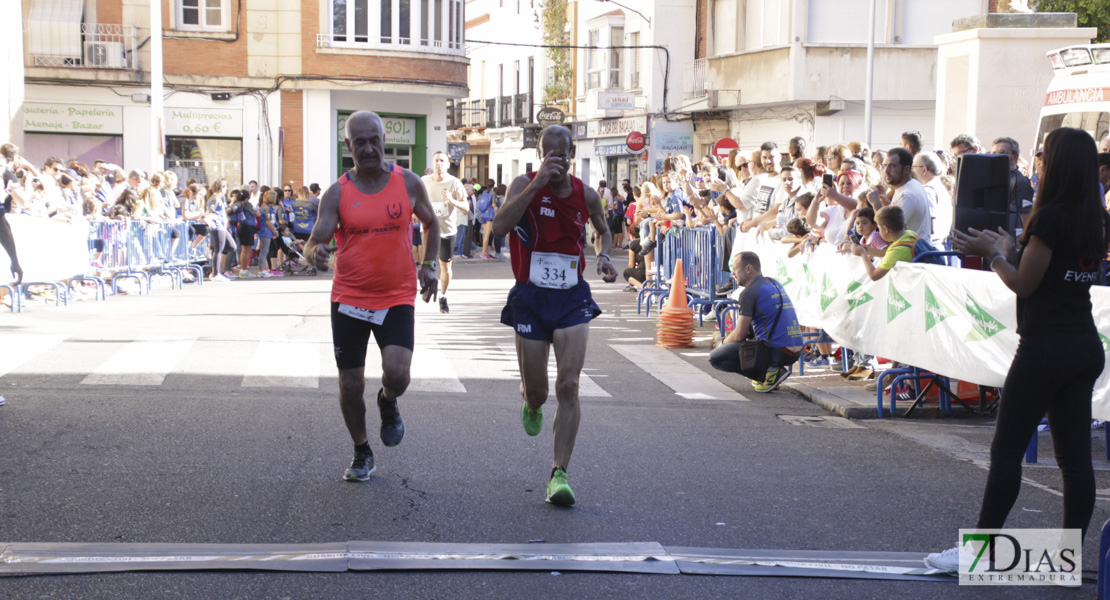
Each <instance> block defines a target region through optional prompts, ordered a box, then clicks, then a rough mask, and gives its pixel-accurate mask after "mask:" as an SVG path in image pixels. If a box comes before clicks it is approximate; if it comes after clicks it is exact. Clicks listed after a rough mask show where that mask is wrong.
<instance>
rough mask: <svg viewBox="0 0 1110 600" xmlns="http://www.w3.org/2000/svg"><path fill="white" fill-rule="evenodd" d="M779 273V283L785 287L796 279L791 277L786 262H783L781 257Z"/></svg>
mask: <svg viewBox="0 0 1110 600" xmlns="http://www.w3.org/2000/svg"><path fill="white" fill-rule="evenodd" d="M777 275H778V277H777V279H778V280H779V283H781V284H782V285H783V287H785V286H788V285H790V284H791V283H793V281H794V280H793V279H791V278H790V273H789V272H788V271H787V270H786V263H785V262H783V260H782V259H781V258H780V259H779V265H778V273H777Z"/></svg>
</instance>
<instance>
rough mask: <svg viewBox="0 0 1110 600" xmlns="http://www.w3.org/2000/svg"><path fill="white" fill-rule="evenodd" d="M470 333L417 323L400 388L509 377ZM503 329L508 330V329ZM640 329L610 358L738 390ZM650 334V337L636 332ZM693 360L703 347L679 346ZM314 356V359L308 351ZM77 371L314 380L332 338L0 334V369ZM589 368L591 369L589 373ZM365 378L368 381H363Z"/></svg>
mask: <svg viewBox="0 0 1110 600" xmlns="http://www.w3.org/2000/svg"><path fill="white" fill-rule="evenodd" d="M473 332H474V335H467V330H466V329H465V328H455V329H454V330H453V331H452V332H451V334H450V335H447V334H445V333H443V332H441V331H438V330H437V328H436V327H427V326H425V327H421V326H418V327H417V331H416V347H415V350H414V352H413V362H412V368H411V377H412V379H411V383H410V386H409V391H412V392H424V393H437V394H467V393H468V389H467V386H468V385H471V384H470V382H478V381H517V380H518V379H519V377H520V375H519V372H518V369H517V359H516V348H515V346H514V344H513V343H512V342H511V341H509V339H508V336H506V335H490V334H491V333H500V330H496V329H495V330H492V331H490V330H483V329H482V328H481V327H480V326H478V327H474V329H473ZM510 335H511V333H510ZM633 341H636V342H639V341H640V339H639V338H615V339H613V340H611V342H618V343H609V344H608V347H609V348H611V349H612V350H615V351H616V352H617V353H619V354H620V355H622V356H623V357H624V358H626V359H627V360H628V361H629V363H630V364H627V365H622V366H620V367H618V368H620V369H623V370H625V371H628V370H634V371H635V372H636V373H640V372H641V371H644V372H647V373H648V374H649V375H651V376H652V377H653V378H655V379H656V380H658V381H659V382H661V383H662V384H663V385H665V386H667V387H668V388H670V389H671V390H673V391H674V392H675V394H677V395H679V396H682V397H684V398H691V399H694V398H697V399H717V400H738V401H744V400H746V398H745V397H744V396H742V395H741V394H739V393H738V392H736V391H735V390H733V389H731V388H729V387H728V386H727V385H725V384H723V383H721V382H720V381H718V380H716V379H715V378H713V377H712V376H711V375H709V374H708V373H706V372H705V371H704V370H702V369H700V368H699V367H698V366H696V365H694V364H691V363H690V362H688V361H687V360H685V359H684V358H683V357H682V356H680V355H679V354H676V353H674V352H672V351H670V350H666V349H663V348H660V347H658V346H655V345H654V344H648V343H626V342H633ZM644 341H649V340H644ZM686 354H687V355H688V356H690V357H691V358H694V359H695V360H701V359H703V357H702V355H701V354H703V353H697V352H689V353H686ZM314 357H315V359H314ZM44 374H45V375H54V374H78V375H80V374H86V376H85V377H84V378H83V379H82V380H81V384H83V385H104V386H109V385H152V386H156V385H163V384H164V383H165V381H166V378H167V376H182V375H184V376H202V377H234V378H238V379H239V386H240V387H242V388H254V389H260V388H278V389H280V388H296V389H319V387H320V378H321V377H325V378H334V377H335V376H336V371H335V362H334V359H333V358H332V353H331V344H330V343H329V342H323V341H318V340H292V339H282V340H275V339H270V340H227V339H211V338H200V339H194V338H186V339H145V340H134V341H132V340H82V339H74V338H66V337H65V336H62V335H38V334H19V333H16V334H8V335H6V336H5V343H4V345H3V346H2V347H0V377H4V376H8V377H14V376H20V375H44ZM381 374H382V373H381V355H380V353H379V351H378V348H377V345H376V344H375V343H374V342H373V340H371V342H370V344H369V348H368V349H367V357H366V377H367V380H368V381H371V382H376V381H377V380H380V378H381ZM556 374H557V370H556V363H555V354H554V351H552V352H551V354H550V356H549V362H548V376H549V382H548V385H549V389H550V390H554V389H555V377H556ZM591 375H593V376H591ZM604 377H605V374H604V371H599V372H593V373H591V372H590V369H586V371H585V372H583V373H582V376H581V378H580V380H579V393H580V395H581V396H582V397H599V398H608V397H611V396H612V394H616V393H618V391H619V390H618V389H616V388H614V387H613V386H615V385H619V384H617V383H615V382H616V381H618V380H616V379H613V380H610V379H607V378H606V379H604V381H607V382H608V381H613V383H607V384H606V386H607V387H609V388H610V389H608V390H606V389H605V387H603V386H602V385H601V384H599V383H598V381H597V378H604ZM371 387H372V386H371Z"/></svg>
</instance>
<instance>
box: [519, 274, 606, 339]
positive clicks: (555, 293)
mask: <svg viewBox="0 0 1110 600" xmlns="http://www.w3.org/2000/svg"><path fill="white" fill-rule="evenodd" d="M600 314H601V309H600V308H598V306H597V303H595V302H594V299H593V296H592V295H590V284H588V283H586V282H585V280H580V281H579V282H578V285H576V286H574V287H572V288H569V289H565V290H555V289H550V288H542V287H539V286H536V285H532V284H531V283H520V282H517V284H516V285H514V286H513V288H512V289H511V290H509V298H508V300H507V301H506V302H505V308H504V309H502V310H501V322H502V323H503V324H505V325H508V326H509V327H512V328H513V330H514V331H516V333H517V335H519V336H521V337H523V338H525V339H529V340H538V341H543V342H550V341H551V340H552V336H553V335H554V333H555V330H556V329H566V328H568V327H574V326H575V325H579V324H581V323H589V322H590V321H591V320H592V319H593V318H594V317H596V316H598V315H600Z"/></svg>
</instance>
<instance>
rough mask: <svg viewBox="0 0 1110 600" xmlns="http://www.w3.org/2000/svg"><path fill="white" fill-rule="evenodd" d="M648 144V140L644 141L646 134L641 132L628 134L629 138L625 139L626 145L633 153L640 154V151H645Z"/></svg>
mask: <svg viewBox="0 0 1110 600" xmlns="http://www.w3.org/2000/svg"><path fill="white" fill-rule="evenodd" d="M646 142H647V140H645V139H644V134H642V133H640V132H639V131H633V132H632V133H630V134H628V137H626V138H624V143H625V145H627V146H628V149H629V150H631V151H633V152H639V151H640V150H643V149H644V144H645V143H646Z"/></svg>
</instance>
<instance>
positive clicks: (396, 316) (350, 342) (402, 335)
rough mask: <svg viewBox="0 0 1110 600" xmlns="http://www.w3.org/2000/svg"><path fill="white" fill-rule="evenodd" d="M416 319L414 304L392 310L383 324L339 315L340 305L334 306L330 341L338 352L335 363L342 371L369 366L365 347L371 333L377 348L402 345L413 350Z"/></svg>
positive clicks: (335, 304) (399, 306) (402, 305)
mask: <svg viewBox="0 0 1110 600" xmlns="http://www.w3.org/2000/svg"><path fill="white" fill-rule="evenodd" d="M415 323H416V320H415V317H414V314H413V307H412V305H411V304H401V305H398V306H394V307H392V308H390V309H389V312H388V313H387V314H386V316H385V320H384V321H382V324H381V325H374V324H372V323H368V322H366V321H363V320H360V319H356V318H354V317H350V316H347V315H345V314H342V313H340V312H339V303H338V302H332V303H331V339H332V347H333V349H334V350H335V364H336V366H337V367H339V368H340V369H358V368H361V367H365V366H366V346H367V344H369V342H370V334H371V333H373V334H374V341H375V342H377V343H378V349H381V348H385V347H386V346H401V347H402V348H408V349H409V350H412V347H413V338H414V332H413V327H414V326H415Z"/></svg>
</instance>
